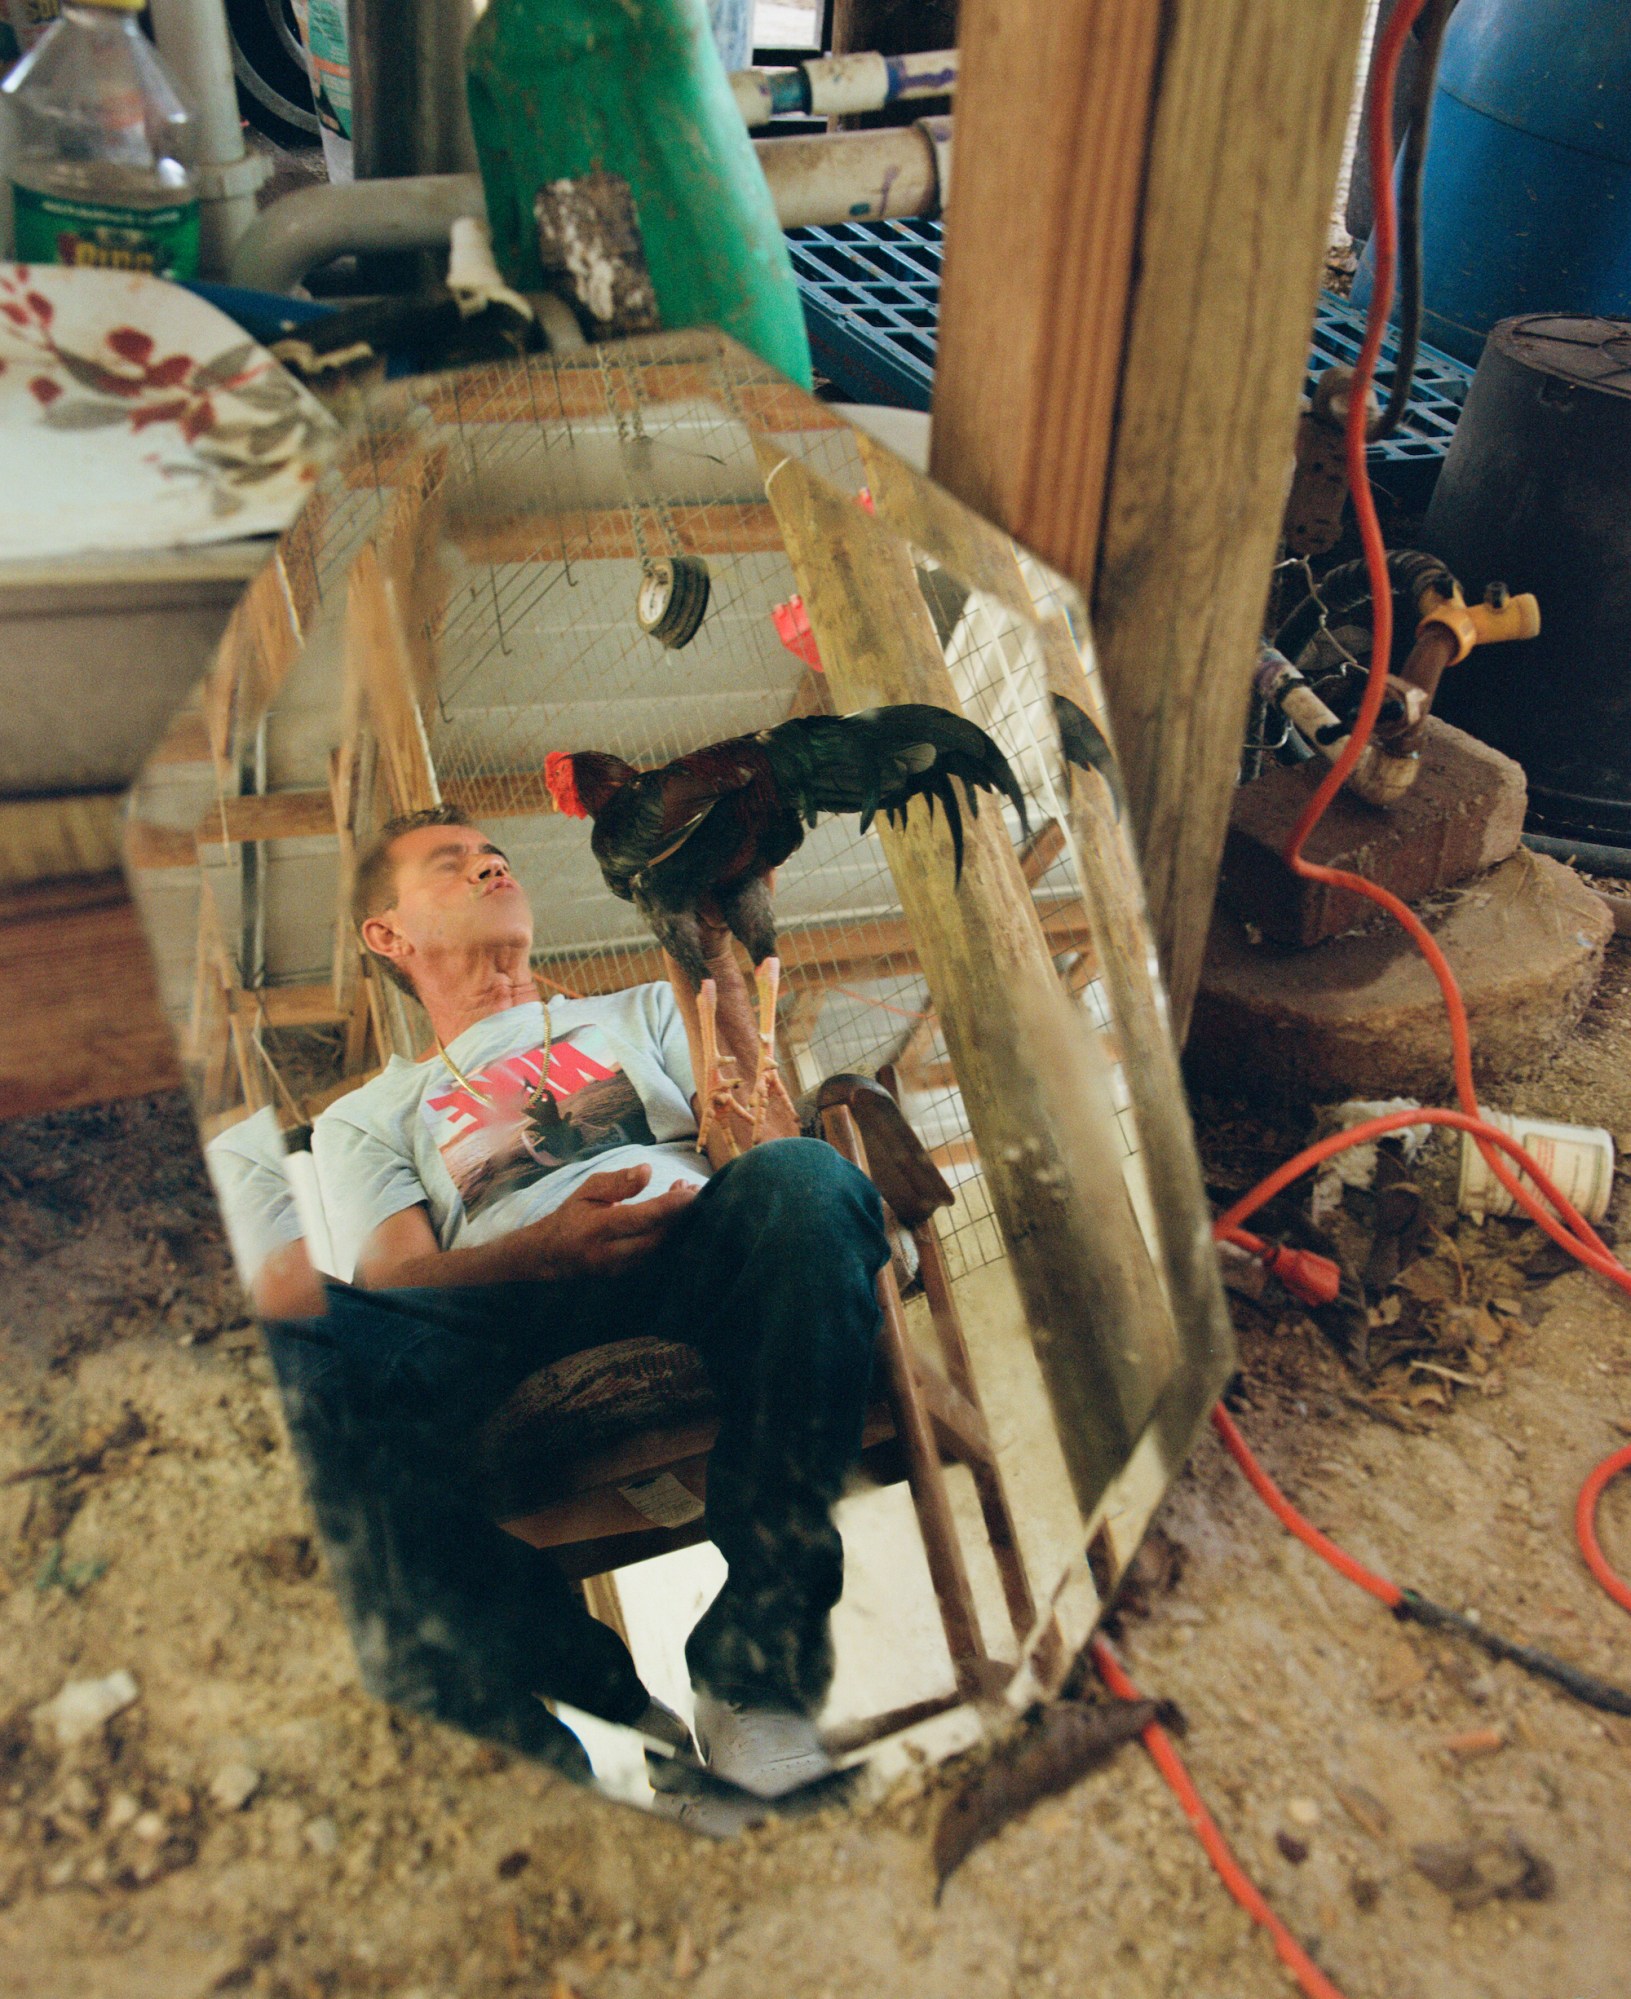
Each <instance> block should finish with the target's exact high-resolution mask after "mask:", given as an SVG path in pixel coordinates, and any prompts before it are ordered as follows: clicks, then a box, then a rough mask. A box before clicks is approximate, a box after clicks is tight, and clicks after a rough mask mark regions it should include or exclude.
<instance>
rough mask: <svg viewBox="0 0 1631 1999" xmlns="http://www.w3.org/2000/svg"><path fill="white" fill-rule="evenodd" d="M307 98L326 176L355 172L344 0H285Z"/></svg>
mask: <svg viewBox="0 0 1631 1999" xmlns="http://www.w3.org/2000/svg"><path fill="white" fill-rule="evenodd" d="M290 4H291V6H292V7H293V9H294V17H295V21H296V24H297V25H298V27H299V29H300V41H301V46H302V47H303V48H304V49H305V51H306V69H307V73H308V74H309V75H310V77H311V95H312V102H313V104H315V105H316V107H317V121H318V123H319V124H320V125H321V126H322V128H323V133H322V137H323V164H324V165H325V166H326V167H327V168H328V177H329V179H330V180H331V181H336V182H338V181H348V180H353V179H355V178H356V175H355V171H354V169H353V166H352V160H351V42H350V32H349V23H348V19H347V15H346V6H345V0H290Z"/></svg>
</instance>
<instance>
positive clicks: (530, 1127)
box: [271, 807, 888, 1796]
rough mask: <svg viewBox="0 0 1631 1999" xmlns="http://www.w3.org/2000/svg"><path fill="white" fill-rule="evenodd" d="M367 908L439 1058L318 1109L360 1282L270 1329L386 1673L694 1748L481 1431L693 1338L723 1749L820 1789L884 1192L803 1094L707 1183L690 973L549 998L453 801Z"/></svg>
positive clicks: (723, 1141)
mask: <svg viewBox="0 0 1631 1999" xmlns="http://www.w3.org/2000/svg"><path fill="white" fill-rule="evenodd" d="M353 910H354V915H355V918H356V922H357V926H358V929H359V932H360V934H361V938H362V941H363V944H364V945H365V947H366V948H367V949H368V950H369V951H370V952H371V953H372V954H373V956H374V958H375V959H376V961H377V962H378V964H379V965H380V966H381V967H382V968H383V970H384V971H385V972H386V973H387V974H388V975H389V976H390V977H391V978H393V979H395V980H396V981H397V982H398V983H399V984H400V985H402V986H404V987H406V988H408V989H409V990H411V991H412V992H413V993H414V994H415V995H416V996H417V998H418V1000H419V1002H420V1004H421V1005H422V1006H423V1007H424V1009H425V1011H426V1013H427V1014H428V1015H429V1017H430V1022H431V1026H432V1028H433V1030H434V1032H435V1036H436V1043H437V1046H436V1049H435V1051H434V1052H432V1053H431V1054H429V1055H427V1056H426V1057H424V1058H422V1059H421V1060H420V1061H418V1062H408V1061H404V1060H403V1059H402V1058H400V1057H393V1059H392V1060H391V1061H390V1062H389V1063H388V1064H387V1065H386V1067H385V1069H384V1070H383V1071H382V1073H381V1074H380V1075H378V1076H377V1077H375V1078H374V1079H373V1080H372V1081H371V1082H369V1083H366V1084H364V1085H363V1086H362V1087H361V1088H360V1089H358V1090H355V1091H353V1092H352V1093H351V1094H349V1095H348V1096H345V1097H343V1098H341V1099H340V1100H339V1101H338V1102H337V1103H335V1104H334V1105H333V1106H331V1107H330V1109H329V1110H327V1111H326V1112H324V1113H323V1115H322V1116H321V1117H320V1118H319V1119H318V1121H317V1125H316V1128H315V1131H314V1135H313V1143H312V1150H313V1155H314V1158H315V1161H316V1168H317V1175H318V1182H319V1185H320V1188H321V1191H322V1196H323V1204H324V1208H325V1210H326V1212H327V1215H328V1218H329V1225H330V1229H331V1232H332V1234H333V1236H334V1239H335V1244H336V1251H337V1254H338V1255H339V1256H340V1257H341V1258H345V1257H346V1256H347V1255H348V1254H350V1255H354V1258H355V1276H354V1282H353V1284H352V1285H349V1286H347V1285H339V1284H336V1285H332V1286H330V1288H329V1298H328V1311H327V1314H326V1316H325V1317H323V1318H320V1319H312V1320H304V1321H299V1322H292V1323H284V1324H282V1325H279V1326H274V1327H273V1328H272V1329H271V1344H272V1348H273V1354H274V1359H275V1361H276V1363H277V1366H278V1371H279V1375H280V1378H281V1380H282V1382H283V1386H284V1390H285V1396H286V1400H287V1402H288V1404H289V1407H290V1412H291V1416H290V1420H291V1427H292V1428H293V1430H294V1433H295V1435H296V1438H297V1441H298V1442H299V1444H300V1446H301V1449H302V1454H303V1456H304V1458H305V1460H306V1464H307V1472H308V1478H309V1480H310V1483H311V1486H312V1491H313V1498H314V1503H315V1504H316V1506H317V1509H318V1515H319V1520H320V1522H321V1525H322V1527H323V1530H324V1534H325V1537H326V1539H327V1541H328V1543H329V1547H330V1551H331V1559H332V1561H333V1563H334V1565H335V1567H336V1570H337V1580H338V1583H339V1587H340V1590H341V1595H342V1598H343V1599H344V1600H345V1601H346V1604H347V1609H348V1614H349V1616H350V1619H351V1623H352V1628H353V1633H354V1636H355V1638H356V1641H357V1645H358V1651H359V1656H360V1659H361V1663H362V1668H363V1672H364V1676H365V1679H366V1680H367V1682H368V1684H369V1685H370V1686H371V1687H372V1688H373V1690H374V1691H375V1692H377V1693H379V1694H381V1695H383V1696H384V1697H385V1698H387V1699H391V1700H394V1701H396V1702H398V1703H400V1704H403V1705H407V1706H411V1707H416V1708H419V1709H422V1710H424V1711H427V1712H431V1713H435V1714H437V1715H439V1716H441V1717H442V1718H443V1719H446V1720H450V1721H454V1722H458V1723H461V1724H463V1725H465V1726H467V1727H470V1728H472V1729H474V1730H476V1731H478V1732H480V1733H483V1734H487V1735H492V1736H496V1737H499V1738H501V1739H503V1740H506V1741H509V1742H511V1743H513V1744H515V1745H516V1746H517V1747H520V1748H524V1749H526V1750H529V1751H531V1752H532V1753H534V1754H537V1755H541V1756H544V1757H545V1758H547V1759H548V1760H550V1761H552V1762H554V1763H556V1764H557V1765H559V1766H561V1767H563V1768H566V1769H569V1770H571V1771H572V1772H573V1773H574V1774H577V1775H585V1774H587V1763H586V1761H585V1759H584V1757H583V1755H582V1751H581V1748H580V1746H579V1744H578V1742H577V1740H576V1738H575V1737H574V1736H572V1735H571V1734H570V1733H569V1731H567V1730H566V1729H565V1728H564V1727H563V1726H562V1725H561V1724H560V1723H559V1722H558V1721H556V1720H555V1719H554V1718H553V1717H552V1716H550V1715H549V1714H548V1713H547V1712H546V1711H545V1709H544V1708H543V1707H542V1706H541V1704H540V1703H539V1701H538V1700H537V1699H536V1698H534V1697H535V1696H537V1695H548V1696H551V1697H556V1698H559V1699H561V1700H564V1701H567V1702H570V1703H571V1704H573V1705H574V1706H577V1707H580V1708H582V1709H584V1710H586V1711H588V1712H590V1713H593V1714H597V1715H601V1716H604V1717H605V1718H606V1719H608V1720H612V1721H621V1722H628V1723H633V1724H637V1725H641V1726H644V1727H645V1728H646V1729H647V1730H648V1731H650V1732H658V1733H661V1732H663V1729H664V1723H665V1721H666V1723H667V1726H668V1729H669V1731H670V1734H671V1739H672V1736H673V1734H676V1733H677V1734H679V1735H680V1737H681V1739H683V1731H680V1729H679V1724H678V1722H677V1720H676V1718H675V1717H673V1716H671V1715H668V1714H667V1711H666V1710H659V1709H658V1707H657V1705H656V1704H655V1703H653V1702H651V1701H650V1698H649V1696H648V1694H647V1691H646V1689H645V1688H644V1687H643V1686H642V1684H641V1682H640V1679H639V1677H638V1675H637V1674H636V1672H635V1669H634V1663H633V1661H632V1659H631V1658H630V1656H629V1653H628V1651H627V1648H626V1647H625V1646H624V1644H623V1642H622V1640H621V1639H620V1638H619V1637H618V1636H617V1635H616V1633H614V1632H613V1631H611V1630H610V1629H609V1628H608V1627H607V1626H605V1625H603V1624H600V1623H598V1622H596V1621H595V1620H594V1619H593V1618H591V1617H590V1616H589V1614H588V1613H587V1611H586V1610H585V1609H584V1608H583V1606H582V1605H581V1603H580V1602H579V1601H578V1598H577V1597H576V1595H575V1594H574V1593H573V1591H572V1590H571V1589H570V1587H569V1586H568V1584H567V1583H566V1582H565V1580H564V1579H563V1577H562V1575H561V1573H560V1571H559V1570H558V1569H557V1568H556V1567H555V1566H554V1564H553V1563H552V1562H551V1560H550V1558H549V1557H548V1555H547V1554H544V1553H542V1552H540V1551H538V1550H536V1549H533V1548H531V1547H528V1546H527V1545H526V1544H525V1543H523V1542H521V1541H519V1540H517V1539H515V1538H514V1537H513V1536H511V1535H508V1534H506V1533H504V1532H503V1531H502V1530H501V1529H500V1528H499V1527H497V1526H496V1525H494V1523H493V1522H492V1521H491V1520H490V1519H488V1518H487V1517H486V1516H485V1515H484V1513H483V1512H482V1510H481V1508H480V1506H479V1504H478V1503H477V1501H476V1497H475V1494H474V1492H473V1490H472V1484H471V1476H470V1465H469V1440H470V1437H471V1435H472V1432H473V1431H474V1430H475V1429H476V1428H477V1426H479V1424H480V1423H481V1422H482V1421H483V1420H484V1419H485V1418H486V1417H487V1416H488V1415H489V1414H490V1413H491V1412H492V1411H493V1410H494V1409H496V1408H497V1407H498V1406H499V1405H500V1404H501V1403H502V1402H503V1401H504V1399H505V1398H506V1397H507V1396H508V1394H509V1393H510V1392H511V1391H512V1390H513V1389H514V1388H515V1387H516V1385H517V1384H518V1383H519V1382H520V1381H522V1380H523V1379H524V1378H525V1377H526V1376H528V1375H529V1374H531V1373H533V1372H534V1371H536V1370H537V1369H538V1368H540V1367H543V1366H546V1365H548V1364H549V1363H551V1362H553V1361H556V1360H558V1359H560V1358H561V1357H563V1356H564V1355H567V1354H571V1353H576V1352H581V1351H583V1350H584V1349H586V1348H590V1347H597V1346H604V1345H607V1344H609V1343H611V1342H613V1341H616V1340H620V1339H627V1338H630V1337H632V1336H636V1335H640V1336H652V1337H656V1338H659V1339H665V1340H676V1341H684V1342H688V1343H689V1344H691V1345H692V1346H694V1347H696V1348H697V1349H698V1350H699V1352H700V1353H701V1355H702V1357H703V1360H704V1363H705V1365H706V1368H707V1371H708V1374H709V1376H710V1379H711V1381H712V1384H713V1387H714V1390H715V1392H716V1395H717V1398H718V1402H719V1412H720V1427H719V1435H718V1441H717V1443H716V1444H715V1446H714V1449H713V1453H712V1456H711V1458H710V1460H709V1466H708V1486H707V1512H706V1526H707V1529H708V1532H709V1534H710V1536H711V1537H712V1539H713V1541H714V1542H715V1543H716V1545H717V1546H718V1547H719V1549H720V1551H721V1553H722V1554H723V1555H724V1557H725V1559H726V1562H727V1564H728V1569H729V1573H728V1576H727V1578H726V1581H725V1583H724V1586H723V1587H722V1588H721V1590H720V1592H719V1594H718V1596H717V1597H716V1598H715V1599H714V1601H713V1603H712V1604H711V1605H710V1606H709V1608H708V1610H707V1612H706V1613H705V1614H704V1616H703V1618H702V1619H701V1621H700V1623H698V1625H697V1626H696V1628H695V1630H694V1631H693V1632H692V1633H691V1635H690V1639H689V1641H688V1643H687V1646H686V1659H687V1663H688V1665H689V1668H690V1673H691V1678H692V1682H693V1686H694V1688H695V1691H696V1697H697V1722H698V1726H697V1735H698V1743H699V1747H700V1748H701V1749H702V1751H703V1754H704V1757H705V1759H706V1761H707V1763H708V1765H709V1768H710V1769H712V1770H713V1771H715V1772H716V1773H717V1774H718V1775H720V1776H722V1777H725V1778H728V1779H730V1780H732V1781H734V1782H737V1783H740V1784H742V1785H744V1786H746V1787H747V1788H749V1789H751V1790H755V1791H757V1792H759V1793H760V1794H761V1795H765V1796H772V1795H775V1794H776V1793H777V1792H778V1791H780V1790H785V1789H789V1788H791V1787H792V1786H793V1785H794V1784H797V1783H800V1782H803V1781H806V1780H807V1779H809V1778H810V1777H812V1776H815V1775H819V1774H820V1773H821V1772H822V1771H823V1770H824V1769H825V1768H826V1767H828V1766H827V1764H826V1761H825V1758H824V1756H823V1755H822V1752H821V1749H820V1745H819V1740H818V1738H817V1735H816V1732H815V1725H814V1721H813V1716H814V1714H815V1711H816V1710H817V1709H818V1707H819V1706H820V1703H821V1701H822V1699H823V1697H824V1695H825V1693H826V1690H827V1686H828V1683H829V1681H830V1679H831V1674H832V1657H831V1644H830V1638H829V1634H828V1621H829V1616H828V1614H829V1612H830V1611H831V1608H832V1606H833V1604H834V1603H835V1602H836V1601H837V1598H838V1595H839V1590H840V1587H841V1583H842V1578H843V1551H842V1547H841V1545H840V1542H839V1538H838V1533H837V1530H836V1529H835V1528H834V1526H833V1524H832V1520H831V1508H832V1505H833V1502H834V1500H835V1499H836V1498H837V1497H838V1493H839V1489H840V1485H841V1483H842V1480H843V1477H844V1473H845V1471H846V1469H847V1468H848V1466H849V1464H850V1463H851V1461H852V1460H853V1458H854V1457H855V1455H856V1453H857V1451H858V1450H859V1447H860V1441H861V1427H862V1419H863V1413H864V1410H865V1405H866V1401H867V1395H868V1385H869V1381H870V1375H871V1364H872V1349H873V1344H874V1340H875V1337H876V1333H877V1327H878V1306H877V1299H876V1291H875V1285H874V1280H875V1277H876V1274H877V1272H878V1270H879V1268H880V1267H881V1266H882V1264H883V1263H884V1262H885V1261H886V1260H887V1257H888V1244H887V1240H886V1238H885V1235H884V1232H883V1226H882V1211H881V1206H880V1203H879V1199H878V1196H877V1194H876V1193H875V1191H874V1189H873V1187H872V1185H871V1183H870V1182H869V1181H868V1180H867V1179H866V1177H865V1176H864V1175H863V1174H861V1173H860V1172H858V1171H857V1170H856V1169H855V1168H854V1167H853V1166H851V1165H850V1164H849V1163H848V1162H847V1161H846V1160H844V1159H843V1158H841V1157H840V1156H839V1154H838V1153H837V1152H836V1151H834V1150H833V1149H832V1148H831V1147H830V1146H827V1145H824V1144H821V1143H819V1142H817V1141H814V1140H810V1139H804V1138H800V1137H797V1136H796V1135H794V1130H795V1128H794V1121H793V1119H792V1117H791V1115H790V1114H789V1113H788V1112H787V1110H786V1107H785V1105H782V1106H781V1107H780V1108H779V1109H778V1110H777V1111H776V1112H775V1115H776V1116H777V1118H778V1120H779V1122H778V1123H777V1124H776V1125H774V1126H773V1127H772V1129H773V1131H775V1132H776V1133H777V1135H776V1136H774V1137H773V1138H772V1139H771V1140H770V1141H769V1142H767V1143H763V1144H761V1145H759V1146H757V1147H755V1148H754V1149H752V1150H750V1151H746V1152H744V1153H742V1154H741V1156H739V1157H732V1156H730V1155H731V1153H732V1151H733V1147H732V1144H731V1140H730V1139H729V1138H728V1137H727V1136H726V1133H725V1131H724V1130H723V1129H721V1130H720V1132H719V1135H718V1138H717V1139H716V1140H713V1141H711V1149H714V1150H716V1151H718V1154H719V1156H717V1157H716V1158H715V1159H714V1160H713V1161H712V1168H713V1170H710V1163H709V1162H707V1161H705V1160H704V1159H702V1158H701V1157H700V1156H699V1155H698V1154H697V1152H696V1149H695V1134H696V1101H695V1083H694V1080H693V1067H692V1046H691V1044H690V1042H689V1041H688V1031H689V1032H692V1033H694V1003H692V1004H691V1020H692V1022H693V1025H692V1027H691V1028H690V1029H689V1030H688V1026H687V1021H686V1017H685V1016H684V1015H683V1014H682V1010H681V1006H680V1004H679V1002H678V1001H677V999H676V995H675V992H674V991H673V990H671V989H670V987H669V986H665V985H647V986H640V987H636V988H634V989H633V990H631V991H627V992H622V993H616V994H611V995H608V996H605V997H602V998H598V999H587V1000H569V999H562V998H552V999H550V1000H549V1001H548V1003H547V1006H546V1005H545V1004H544V1003H543V1002H542V1001H541V1000H540V998H539V994H538V991H537V988H536V986H535V984H534V981H533V978H532V975H531V972H530V970H529V952H530V949H531V945H532V912H531V910H530V908H529V906H528V903H527V898H526V895H525V894H524V893H523V891H522V889H521V888H520V886H519V884H518V883H517V882H516V880H515V877H514V876H513V875H512V874H511V872H510V868H509V864H508V862H507V861H506V859H505V857H504V855H503V854H502V853H500V852H499V850H498V849H497V848H496V847H495V846H494V845H493V844H492V842H491V841H490V840H488V839H487V838H486V836H485V835H484V834H483V833H482V832H481V831H480V830H479V829H478V828H476V827H474V826H472V825H470V824H469V823H468V822H467V821H465V820H464V819H462V818H461V817H460V815H459V814H458V813H456V812H454V811H452V810H451V809H449V808H446V807H440V808H436V809H434V810H432V811H428V812H420V813H415V814H412V815H411V816H409V817H406V818H403V819H398V820H394V821H392V822H391V823H390V824H389V825H388V826H386V827H385V828H384V830H383V832H382V833H381V835H380V837H379V839H378V840H377V841H376V842H375V843H374V845H373V846H372V847H371V848H370V849H369V851H368V852H367V853H366V854H365V855H363V856H362V857H361V859H360V862H359V866H358V870H357V885H356V894H355V899H354V905H353ZM708 955H709V959H710V964H711V968H712V970H713V973H714V977H715V979H716V982H717V985H718V991H719V1034H720V1039H721V1042H722V1043H723V1046H724V1048H725V1050H726V1052H728V1053H729V1054H731V1055H732V1056H733V1057H734V1058H735V1060H736V1062H737V1064H738V1065H739V1068H740V1071H741V1073H742V1074H744V1075H746V1074H750V1073H751V1071H752V1062H753V1055H754V1050H755V1046H756V1023H755V1021H754V1018H753V1015H752V1012H751V1009H750V1005H749V1001H748V997H747V994H746V992H745V990H744V986H743V981H742V977H741V974H740V972H739V970H738V969H737V967H736V964H735V962H734V960H733V959H732V957H731V955H730V940H729V938H728V936H727V934H726V933H725V931H724V930H723V928H721V929H720V930H719V931H718V934H717V936H716V937H714V938H713V940H712V948H711V949H710V951H709V954H708ZM681 985H682V988H683V980H682V981H681ZM686 999H687V1001H688V1002H689V999H690V996H689V993H688V991H687V992H686ZM737 1136H738V1137H745V1130H742V1131H739V1132H738V1134H737Z"/></svg>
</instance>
